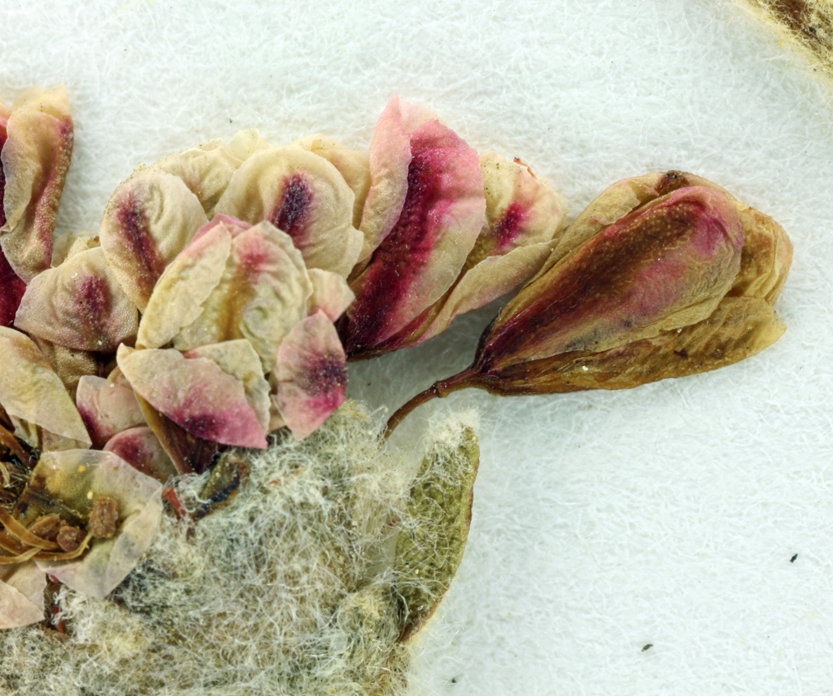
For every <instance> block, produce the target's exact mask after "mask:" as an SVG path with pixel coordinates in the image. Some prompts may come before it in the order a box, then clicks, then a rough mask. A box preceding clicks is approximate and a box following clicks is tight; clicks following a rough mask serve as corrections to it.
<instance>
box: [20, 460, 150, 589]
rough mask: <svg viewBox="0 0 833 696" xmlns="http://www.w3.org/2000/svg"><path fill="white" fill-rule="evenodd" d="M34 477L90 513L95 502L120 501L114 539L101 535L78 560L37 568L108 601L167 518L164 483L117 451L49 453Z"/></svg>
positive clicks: (84, 514)
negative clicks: (163, 511) (103, 499)
mask: <svg viewBox="0 0 833 696" xmlns="http://www.w3.org/2000/svg"><path fill="white" fill-rule="evenodd" d="M33 480H37V481H38V482H39V485H40V486H41V487H42V488H43V490H44V491H45V494H47V495H49V496H50V497H52V498H54V499H57V500H60V501H62V502H64V503H65V504H66V505H67V506H69V507H70V508H71V509H72V510H74V511H75V512H76V513H77V514H79V516H81V517H88V516H89V513H90V511H91V510H92V506H93V504H94V502H95V500H96V499H97V498H99V497H101V496H110V497H112V498H115V500H116V501H117V502H118V511H119V524H118V527H117V531H116V535H115V536H114V537H113V538H112V539H97V540H95V541H94V542H93V544H92V546H91V548H90V551H89V552H88V553H87V554H85V555H84V556H82V557H81V558H80V559H78V560H73V561H37V565H38V567H39V568H40V569H41V570H42V571H44V572H46V573H48V574H49V575H52V576H54V577H55V578H56V579H57V580H58V581H60V582H62V583H63V584H65V585H67V586H68V587H70V588H72V589H73V590H75V591H77V592H83V593H84V594H87V595H90V596H92V597H96V598H98V599H103V598H104V597H106V596H107V595H108V594H110V592H112V591H113V590H114V589H115V588H116V587H117V586H118V585H119V583H121V581H122V580H124V578H125V577H127V575H128V573H130V571H131V570H133V568H134V567H135V566H136V564H137V563H138V562H139V561H140V560H141V559H142V555H143V554H144V552H145V551H146V550H147V548H148V546H150V543H151V541H152V540H153V536H154V534H155V533H156V530H157V528H158V527H159V522H160V520H161V517H162V498H161V493H162V484H161V483H160V482H159V481H157V480H155V479H153V478H151V477H150V476H146V475H145V474H143V473H141V472H140V471H138V470H137V469H135V468H133V467H132V466H130V464H128V463H127V462H125V461H124V460H123V459H121V458H120V457H118V456H117V455H115V454H113V453H112V452H99V451H95V450H71V451H68V452H50V453H47V454H44V455H43V456H42V457H41V459H40V461H39V462H38V464H37V466H36V467H35V469H34V471H33Z"/></svg>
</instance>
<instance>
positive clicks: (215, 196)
mask: <svg viewBox="0 0 833 696" xmlns="http://www.w3.org/2000/svg"><path fill="white" fill-rule="evenodd" d="M242 161H243V160H241V159H239V158H238V157H236V156H235V155H234V153H233V152H232V151H231V148H230V147H229V146H228V145H227V144H226V143H224V142H223V141H222V140H211V141H209V142H207V143H203V144H202V145H197V147H192V148H190V149H188V150H182V151H181V152H175V153H173V154H171V155H168V156H167V157H163V158H162V159H160V160H157V161H156V162H154V163H153V164H152V165H151V167H152V168H153V169H160V170H161V171H163V172H168V173H169V174H173V175H174V176H177V177H179V178H180V179H182V181H184V182H185V185H186V186H187V187H188V188H189V189H190V190H191V192H192V193H193V194H194V195H195V196H196V197H197V198H198V199H199V201H200V204H201V205H202V207H203V210H204V211H205V213H206V215H207V216H208V217H212V216H213V215H214V208H215V206H216V205H217V201H219V200H220V196H222V195H223V191H225V190H226V187H227V186H228V182H229V181H231V177H232V174H234V172H235V171H237V168H238V167H239V166H240V165H241V164H242Z"/></svg>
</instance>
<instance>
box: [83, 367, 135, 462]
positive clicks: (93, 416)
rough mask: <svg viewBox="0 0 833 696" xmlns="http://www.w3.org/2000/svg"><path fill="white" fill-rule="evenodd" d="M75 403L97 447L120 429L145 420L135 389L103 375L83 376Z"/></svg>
mask: <svg viewBox="0 0 833 696" xmlns="http://www.w3.org/2000/svg"><path fill="white" fill-rule="evenodd" d="M75 405H76V407H77V408H78V413H79V414H80V415H81V419H82V420H83V421H84V425H85V426H86V427H87V432H88V433H89V434H90V438H91V439H92V441H93V444H92V446H93V449H102V448H103V447H104V445H106V444H107V442H108V440H110V439H111V438H112V437H113V436H114V435H115V434H116V433H120V432H122V431H123V430H127V429H128V428H134V427H136V426H139V425H144V424H145V417H144V415H142V409H141V408H139V404H138V403H137V401H136V396H135V394H134V393H133V390H132V389H131V388H130V387H128V386H123V385H121V384H115V383H114V382H111V381H110V380H107V379H104V378H103V377H92V376H84V377H82V378H81V379H79V380H78V389H77V390H76V392H75Z"/></svg>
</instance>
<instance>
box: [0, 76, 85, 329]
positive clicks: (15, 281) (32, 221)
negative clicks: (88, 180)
mask: <svg viewBox="0 0 833 696" xmlns="http://www.w3.org/2000/svg"><path fill="white" fill-rule="evenodd" d="M72 140H73V128H72V118H71V117H70V114H69V105H68V102H67V95H66V91H65V90H64V89H63V87H59V88H57V89H53V90H30V91H28V92H26V93H24V94H23V95H22V96H21V97H20V98H19V99H18V100H17V101H16V102H15V103H14V104H13V105H12V108H11V110H10V111H9V110H6V109H5V108H4V107H3V105H2V103H1V102H0V326H9V325H10V324H11V321H12V319H13V317H14V313H15V311H16V310H17V306H18V304H19V302H20V298H21V297H22V296H23V291H24V289H25V284H26V283H28V282H29V281H31V280H32V278H34V277H35V276H36V275H37V274H38V273H40V272H41V271H44V270H46V269H47V268H49V264H50V259H51V255H52V232H53V230H54V227H55V215H56V213H57V209H58V203H59V201H60V198H61V192H62V190H63V186H64V179H65V177H66V173H67V169H68V168H69V161H70V157H71V155H72Z"/></svg>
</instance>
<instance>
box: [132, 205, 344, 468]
mask: <svg viewBox="0 0 833 696" xmlns="http://www.w3.org/2000/svg"><path fill="white" fill-rule="evenodd" d="M351 300H352V293H351V292H350V290H349V288H348V287H347V284H346V282H345V281H344V279H343V278H341V277H340V276H338V275H337V274H334V273H330V272H328V271H323V270H321V269H313V270H310V271H307V269H306V266H305V264H304V260H303V257H302V256H301V253H300V251H299V250H298V249H296V248H295V246H294V245H293V243H292V239H291V238H290V237H289V235H287V234H286V233H284V232H282V231H281V230H279V229H277V228H276V227H274V226H273V225H272V224H270V223H269V222H261V223H260V224H258V225H256V226H254V227H253V226H251V225H249V224H248V223H245V222H243V221H241V220H237V219H235V218H231V217H229V216H227V215H218V216H217V217H215V219H214V220H213V221H212V222H211V223H210V224H208V225H205V226H204V227H202V228H201V229H200V230H199V231H198V232H197V233H196V234H195V235H194V236H193V239H192V241H191V243H190V244H189V245H188V246H187V247H185V248H184V249H183V250H182V252H181V253H180V254H179V255H178V256H177V257H176V258H175V259H174V260H173V261H172V262H171V263H170V265H169V266H168V268H167V269H166V271H165V272H164V274H163V275H162V276H161V277H160V279H159V281H158V282H157V284H156V286H155V289H154V291H153V294H152V295H151V297H150V298H149V300H148V303H147V306H146V311H145V313H144V315H143V317H142V321H141V323H140V325H139V330H138V336H137V340H136V348H137V350H131V349H129V348H128V347H126V346H122V347H121V348H120V349H119V353H118V362H119V366H120V368H121V370H122V371H123V373H124V375H125V377H126V378H127V380H128V382H129V383H130V385H131V386H132V388H133V390H134V391H135V392H136V393H137V394H138V395H139V396H140V397H141V399H140V405H141V402H142V401H145V402H146V403H147V404H148V405H149V406H150V407H152V408H153V409H154V410H155V411H156V412H158V413H159V414H162V415H163V416H164V417H165V418H166V419H168V420H170V421H172V422H173V423H175V424H176V425H177V426H179V427H180V428H182V429H183V430H184V431H186V432H187V433H190V434H191V435H193V436H196V437H198V438H201V439H205V440H210V441H213V442H217V443H220V444H225V445H238V446H245V447H254V448H263V447H265V446H266V439H265V437H266V434H267V433H268V432H270V431H271V430H273V429H275V428H277V427H280V426H282V425H284V424H286V425H288V426H289V428H290V430H292V432H293V433H294V434H295V435H296V437H299V438H303V437H306V436H307V435H308V434H309V433H310V432H312V431H313V430H314V429H315V428H316V427H318V425H320V424H321V422H323V420H324V419H325V418H326V417H327V416H329V414H330V413H331V412H332V411H333V410H334V409H335V408H337V407H338V406H339V405H340V404H341V402H342V401H343V399H344V387H345V376H346V369H345V357H344V352H343V350H342V349H341V344H340V343H339V342H338V338H337V334H336V331H335V327H334V326H333V323H332V322H333V320H334V319H336V318H338V316H339V315H340V314H341V313H342V312H343V311H344V309H345V307H346V306H347V305H348V304H349V303H350V301H351ZM145 411H146V416H147V410H146V409H145ZM148 424H149V425H150V427H151V428H153V430H154V432H155V433H156V434H157V436H158V437H159V439H160V441H161V442H162V445H163V446H164V447H165V448H166V450H168V452H169V454H171V456H172V458H174V461H175V462H176V454H175V453H174V452H172V451H171V447H170V443H168V436H167V432H166V428H165V427H164V423H162V424H160V423H159V422H154V421H153V420H152V419H148Z"/></svg>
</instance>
